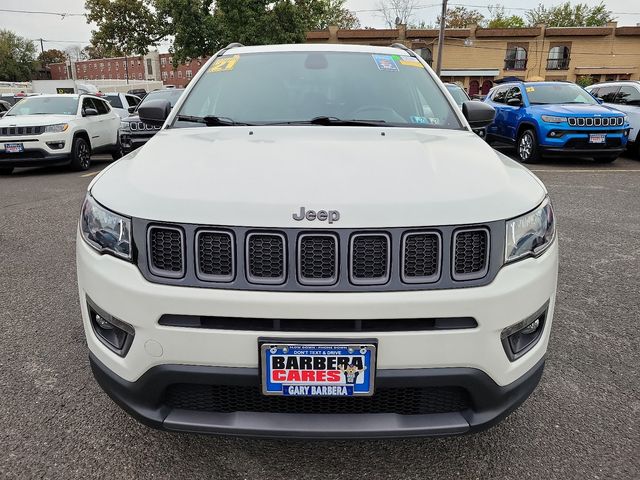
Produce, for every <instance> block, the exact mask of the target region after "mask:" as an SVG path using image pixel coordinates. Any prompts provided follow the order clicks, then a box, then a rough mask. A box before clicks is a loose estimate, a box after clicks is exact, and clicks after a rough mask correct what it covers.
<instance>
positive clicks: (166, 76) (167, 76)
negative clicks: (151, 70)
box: [162, 72, 169, 80]
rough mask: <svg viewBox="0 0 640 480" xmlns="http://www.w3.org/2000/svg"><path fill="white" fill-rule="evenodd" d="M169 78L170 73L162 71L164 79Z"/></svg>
mask: <svg viewBox="0 0 640 480" xmlns="http://www.w3.org/2000/svg"><path fill="white" fill-rule="evenodd" d="M167 78H169V73H167V72H162V80H166V79H167Z"/></svg>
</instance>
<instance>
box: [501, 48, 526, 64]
mask: <svg viewBox="0 0 640 480" xmlns="http://www.w3.org/2000/svg"><path fill="white" fill-rule="evenodd" d="M504 69H505V70H526V69H527V49H526V48H524V47H523V46H520V45H510V46H508V47H507V55H506V56H505V58H504Z"/></svg>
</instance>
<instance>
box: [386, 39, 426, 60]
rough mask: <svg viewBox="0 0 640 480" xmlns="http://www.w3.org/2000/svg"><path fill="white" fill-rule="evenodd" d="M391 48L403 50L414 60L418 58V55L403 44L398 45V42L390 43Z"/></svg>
mask: <svg viewBox="0 0 640 480" xmlns="http://www.w3.org/2000/svg"><path fill="white" fill-rule="evenodd" d="M391 47H392V48H399V49H400V50H404V51H405V52H407V53H408V54H409V55H411V56H412V57H414V58H419V57H418V55H417V54H416V52H414V51H413V50H411V49H410V48H409V47H407V46H406V45H405V44H404V43H400V42H396V43H392V44H391Z"/></svg>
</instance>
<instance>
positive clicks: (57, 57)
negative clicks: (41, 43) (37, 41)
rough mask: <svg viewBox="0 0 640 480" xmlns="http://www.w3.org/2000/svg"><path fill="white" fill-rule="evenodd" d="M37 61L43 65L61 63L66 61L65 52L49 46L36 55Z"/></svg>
mask: <svg viewBox="0 0 640 480" xmlns="http://www.w3.org/2000/svg"><path fill="white" fill-rule="evenodd" d="M38 61H39V62H40V63H41V64H42V66H43V67H46V66H47V65H50V64H52V63H63V62H66V61H67V54H66V53H64V52H63V51H61V50H57V49H55V48H51V49H49V50H45V51H44V52H42V53H41V54H40V55H38Z"/></svg>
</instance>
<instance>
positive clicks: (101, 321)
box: [87, 298, 135, 357]
mask: <svg viewBox="0 0 640 480" xmlns="http://www.w3.org/2000/svg"><path fill="white" fill-rule="evenodd" d="M87 308H88V310H89V319H90V321H91V327H92V329H93V333H94V334H95V336H96V338H97V339H98V340H100V342H101V343H102V344H103V345H105V346H106V347H107V348H108V349H109V350H111V351H112V352H114V353H116V354H118V355H120V356H121V357H124V356H125V355H126V354H127V352H128V351H129V348H130V347H131V343H132V342H133V337H134V334H135V330H134V329H133V327H132V326H131V325H129V324H128V323H125V322H123V321H122V320H118V319H117V318H115V317H113V316H112V315H109V314H108V313H106V312H105V311H104V310H102V309H100V308H98V307H97V306H96V305H95V304H94V303H93V302H92V301H91V300H90V299H89V298H87Z"/></svg>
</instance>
